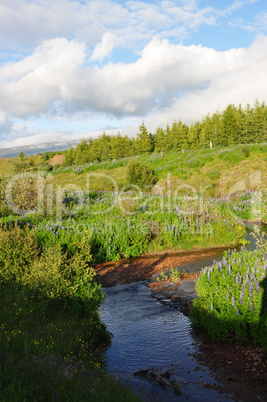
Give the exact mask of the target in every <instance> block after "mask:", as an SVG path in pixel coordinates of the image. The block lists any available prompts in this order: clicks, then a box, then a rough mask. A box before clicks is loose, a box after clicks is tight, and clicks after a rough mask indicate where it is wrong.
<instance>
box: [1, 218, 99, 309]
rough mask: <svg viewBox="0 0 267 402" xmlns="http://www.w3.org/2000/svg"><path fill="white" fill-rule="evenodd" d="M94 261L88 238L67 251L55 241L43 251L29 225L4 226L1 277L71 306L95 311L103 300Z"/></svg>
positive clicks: (75, 243)
mask: <svg viewBox="0 0 267 402" xmlns="http://www.w3.org/2000/svg"><path fill="white" fill-rule="evenodd" d="M90 261H91V254H90V247H89V245H88V242H87V241H86V239H85V238H83V239H82V240H80V241H77V242H74V243H70V244H69V245H68V249H67V250H66V251H64V250H63V248H62V247H61V246H60V245H59V244H57V243H54V244H53V245H52V246H50V247H48V248H45V247H43V250H42V252H41V251H40V249H39V247H38V242H37V236H36V235H35V234H33V233H32V232H31V231H30V229H29V228H28V227H25V228H24V229H21V228H20V227H19V226H18V225H17V224H15V226H14V227H13V228H7V226H4V227H3V228H1V229H0V280H1V281H2V282H8V281H15V282H17V283H20V284H23V285H25V286H27V287H28V288H29V289H31V290H32V289H35V291H36V293H37V295H39V296H40V297H46V298H48V300H50V301H51V300H54V301H56V302H58V301H59V300H60V303H62V302H63V304H64V305H65V306H67V307H68V308H71V309H73V308H74V309H75V310H81V309H83V310H84V309H85V310H88V311H95V310H97V309H98V307H99V306H100V304H101V302H102V301H103V297H104V295H103V294H102V292H101V290H100V285H98V284H97V281H96V277H95V275H96V273H95V271H94V270H93V268H91V267H90V266H89V262H90Z"/></svg>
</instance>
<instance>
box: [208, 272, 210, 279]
mask: <svg viewBox="0 0 267 402" xmlns="http://www.w3.org/2000/svg"><path fill="white" fill-rule="evenodd" d="M208 281H210V272H208Z"/></svg>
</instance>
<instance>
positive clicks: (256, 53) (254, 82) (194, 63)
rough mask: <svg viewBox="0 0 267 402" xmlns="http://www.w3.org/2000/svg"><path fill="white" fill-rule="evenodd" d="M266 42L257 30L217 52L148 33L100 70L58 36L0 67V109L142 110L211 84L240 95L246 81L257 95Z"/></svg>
mask: <svg viewBox="0 0 267 402" xmlns="http://www.w3.org/2000/svg"><path fill="white" fill-rule="evenodd" d="M266 45H267V37H265V36H260V37H258V39H257V40H256V41H255V42H254V43H253V44H252V45H251V47H249V48H248V49H242V48H240V49H231V50H228V51H224V52H217V51H215V50H214V49H210V48H207V47H203V46H201V45H199V46H195V45H192V46H183V45H173V44H171V43H170V42H169V41H168V40H167V39H164V40H160V39H159V38H154V39H153V40H152V41H151V42H150V43H149V44H148V45H147V46H146V47H145V48H144V49H143V51H142V52H141V54H140V57H139V59H138V60H137V61H136V62H135V63H130V64H124V63H112V62H110V63H108V64H107V65H105V66H103V67H102V68H100V67H97V66H94V65H84V61H85V60H86V47H85V45H84V44H81V43H79V42H77V41H67V40H66V39H64V38H57V39H54V40H51V41H46V42H44V43H43V44H42V45H40V46H39V47H38V48H37V49H36V51H35V52H34V53H33V54H32V55H31V56H28V57H26V58H25V59H24V60H21V61H19V62H17V63H9V64H8V65H5V66H4V67H2V68H0V89H1V93H2V95H3V96H2V97H1V99H0V107H1V109H2V110H3V111H5V112H6V113H10V114H12V115H14V116H17V117H27V116H30V115H38V114H41V113H51V111H52V110H54V111H55V112H57V111H58V107H55V105H56V104H57V102H60V107H61V113H64V112H65V113H68V114H71V113H75V112H78V111H82V110H88V111H95V112H101V113H102V112H104V113H106V114H110V115H116V116H124V115H137V116H145V115H147V114H148V113H151V112H153V111H154V110H157V111H159V110H160V109H162V108H166V107H170V106H171V105H172V103H173V102H174V100H175V99H176V98H179V97H183V94H185V93H186V94H188V93H190V92H192V93H199V94H203V96H204V95H205V96H207V95H206V94H208V93H212V92H213V91H214V89H216V90H217V91H220V96H225V94H226V93H228V94H233V93H234V91H235V90H234V88H238V91H236V92H238V93H239V98H240V97H245V95H246V96H247V92H246V91H245V89H244V88H246V87H247V83H248V82H249V83H250V91H249V92H250V94H253V96H254V97H257V96H258V97H259V96H260V94H262V93H263V92H264V90H265V91H266V88H265V85H266V80H265V79H264V77H265V75H266V62H267V56H266V53H265V51H264V49H266ZM103 54H104V53H102V56H103ZM99 56H100V53H99ZM218 95H219V93H218ZM187 96H188V95H187ZM235 98H236V97H234V98H232V101H234V100H235Z"/></svg>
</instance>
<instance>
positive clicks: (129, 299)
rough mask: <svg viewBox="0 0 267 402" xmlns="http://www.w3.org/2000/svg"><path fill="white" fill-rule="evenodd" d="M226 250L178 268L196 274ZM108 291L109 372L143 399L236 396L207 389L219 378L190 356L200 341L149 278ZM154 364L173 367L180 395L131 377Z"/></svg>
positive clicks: (104, 314) (103, 312)
mask: <svg viewBox="0 0 267 402" xmlns="http://www.w3.org/2000/svg"><path fill="white" fill-rule="evenodd" d="M250 247H253V246H250ZM222 254H223V252H222V251H220V252H218V254H217V255H216V257H215V258H214V257H213V258H212V259H208V258H206V259H205V258H203V259H202V260H201V261H197V262H191V263H188V264H185V265H183V266H181V267H179V269H181V270H182V269H185V270H186V271H187V272H198V271H200V269H201V268H202V267H205V266H207V265H210V264H212V262H213V260H214V259H215V260H220V259H221V258H222ZM104 291H105V293H106V301H105V303H104V304H103V305H102V307H101V310H100V313H101V319H102V321H104V322H105V324H106V326H107V328H108V330H109V331H111V332H112V334H113V335H114V337H113V339H112V345H111V346H110V347H109V348H108V350H107V351H106V367H107V370H108V371H109V372H110V373H114V374H115V375H116V376H117V377H119V378H121V379H123V380H125V381H126V382H127V383H131V384H132V385H133V389H134V390H135V391H137V392H139V393H140V392H142V393H143V395H144V400H152V401H176V400H177V401H203V400H205V401H215V400H217V399H218V398H219V399H220V400H228V401H229V400H233V398H232V397H231V396H230V395H226V394H220V395H219V394H218V393H217V392H216V391H215V390H213V389H210V388H209V387H208V386H207V387H206V385H208V384H214V383H216V381H215V380H214V378H213V377H212V373H209V371H208V369H207V368H206V367H205V366H201V365H200V364H199V363H198V362H196V361H195V360H194V358H193V357H192V356H191V355H190V354H192V353H194V352H196V351H197V346H198V345H199V344H200V339H198V337H197V336H196V334H195V333H194V330H193V329H192V327H191V324H190V320H189V318H188V317H186V316H184V315H183V314H182V313H181V312H180V311H179V310H177V309H172V308H171V307H170V306H166V305H164V304H162V303H161V302H160V301H158V300H157V299H155V298H153V297H152V296H151V290H150V288H148V287H147V282H137V283H133V284H130V285H118V286H115V287H112V288H106V289H104ZM152 368H155V369H157V370H161V371H162V372H164V371H166V370H168V369H172V371H173V378H174V381H175V382H177V383H180V384H181V394H180V395H178V394H177V393H175V392H174V391H173V390H172V389H168V388H163V387H162V386H161V385H159V384H152V383H150V382H148V381H147V380H145V379H141V378H140V377H137V376H134V375H133V373H134V372H136V371H138V370H141V369H152ZM140 390H141V391H140Z"/></svg>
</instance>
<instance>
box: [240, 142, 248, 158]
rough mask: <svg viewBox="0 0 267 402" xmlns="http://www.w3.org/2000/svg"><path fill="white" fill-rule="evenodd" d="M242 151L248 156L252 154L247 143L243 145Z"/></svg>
mask: <svg viewBox="0 0 267 402" xmlns="http://www.w3.org/2000/svg"><path fill="white" fill-rule="evenodd" d="M241 152H242V154H244V155H245V157H246V158H248V157H249V155H250V151H249V147H248V145H246V144H245V145H243V146H242V147H241Z"/></svg>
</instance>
